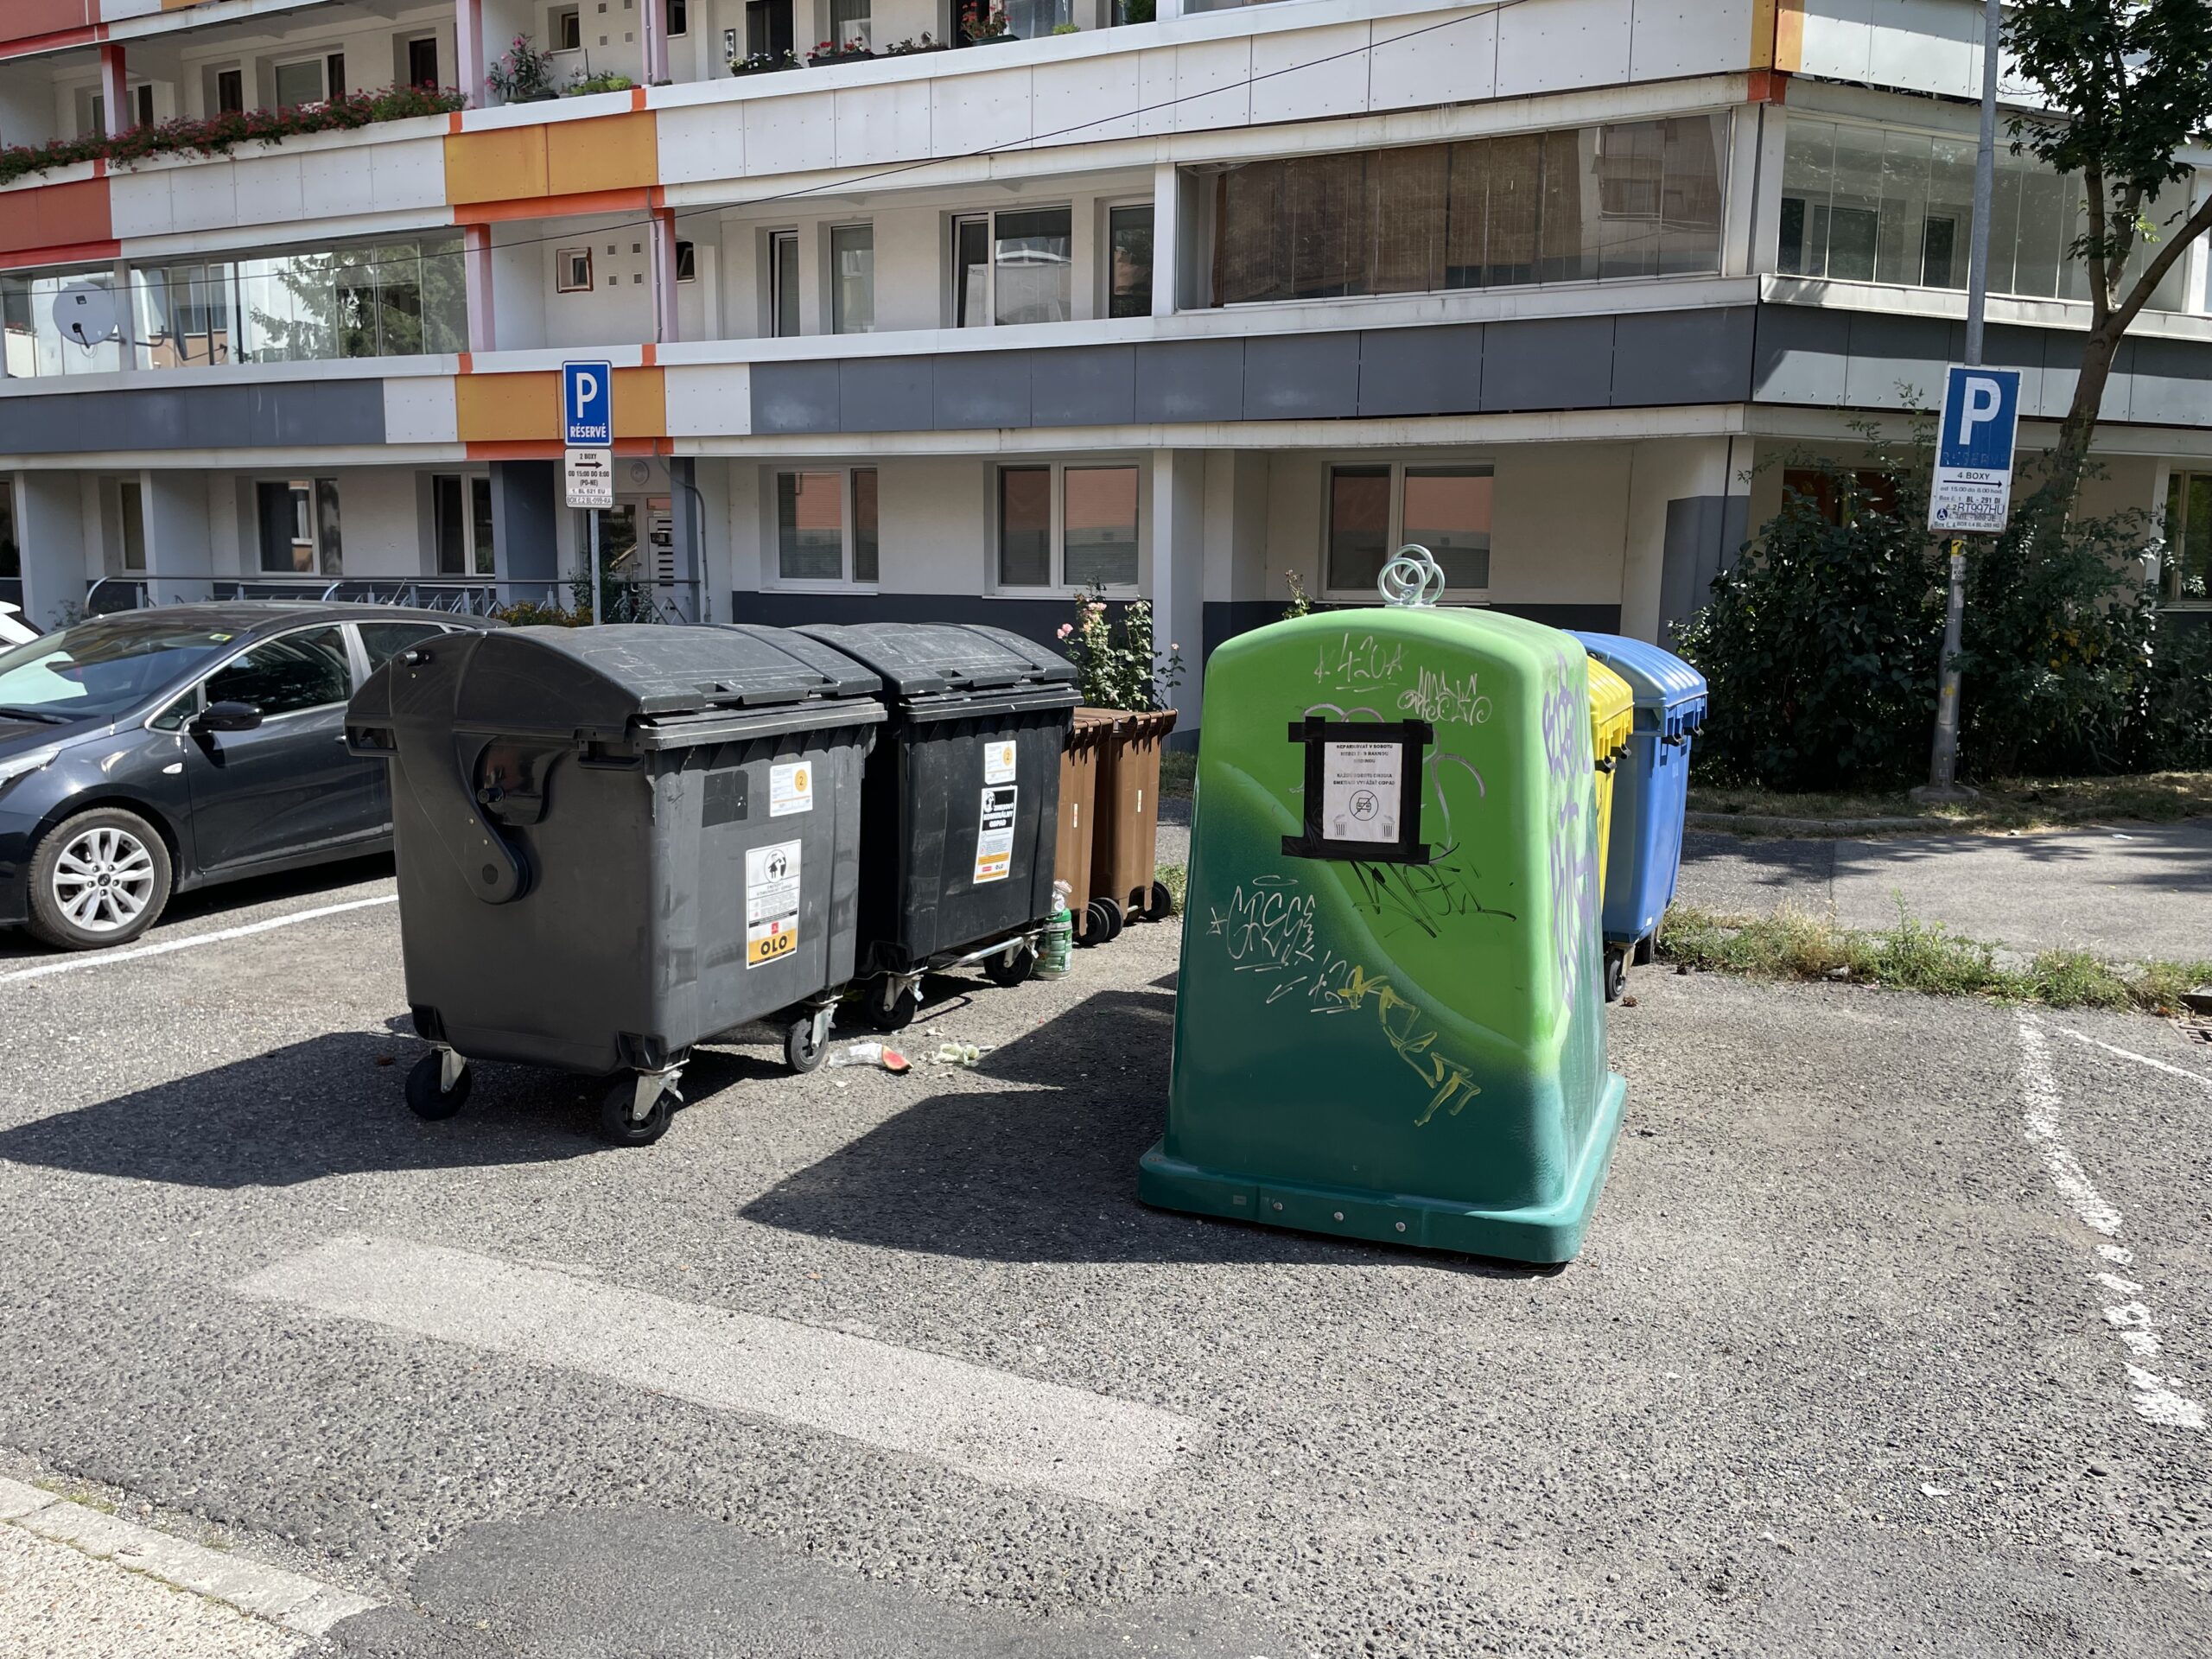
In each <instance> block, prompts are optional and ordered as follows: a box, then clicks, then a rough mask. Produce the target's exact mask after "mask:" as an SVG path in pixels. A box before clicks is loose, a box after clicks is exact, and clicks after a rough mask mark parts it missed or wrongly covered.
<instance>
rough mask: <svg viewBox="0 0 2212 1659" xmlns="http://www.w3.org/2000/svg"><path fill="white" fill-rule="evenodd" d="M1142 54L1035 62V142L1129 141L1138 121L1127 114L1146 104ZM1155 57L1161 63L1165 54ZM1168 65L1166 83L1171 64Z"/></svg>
mask: <svg viewBox="0 0 2212 1659" xmlns="http://www.w3.org/2000/svg"><path fill="white" fill-rule="evenodd" d="M1143 55H1144V54H1140V53H1135V52H1123V53H1116V54H1112V55H1111V56H1100V57H1088V58H1071V59H1069V60H1065V61H1064V62H1058V63H1040V64H1039V65H1038V66H1037V67H1036V69H1035V71H1034V72H1033V85H1034V87H1035V99H1036V107H1037V120H1036V134H1037V137H1039V142H1041V143H1061V144H1090V143H1103V142H1104V141H1105V140H1107V139H1110V138H1134V137H1136V136H1137V133H1138V131H1139V130H1140V120H1139V118H1138V117H1137V116H1136V115H1135V114H1134V113H1132V111H1135V110H1136V109H1137V107H1138V106H1139V105H1141V104H1143V103H1144V102H1145V101H1146V98H1145V90H1144V72H1143V65H1142V63H1141V57H1142V56H1143ZM1160 56H1161V57H1162V59H1163V60H1166V54H1160ZM1168 67H1169V72H1170V76H1171V79H1172V76H1173V62H1172V60H1168ZM1168 95H1169V96H1172V95H1173V94H1172V93H1171V94H1168ZM1047 134H1050V135H1053V136H1052V137H1046V135H1047Z"/></svg>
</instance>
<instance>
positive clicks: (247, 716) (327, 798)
mask: <svg viewBox="0 0 2212 1659" xmlns="http://www.w3.org/2000/svg"><path fill="white" fill-rule="evenodd" d="M480 626H486V625H485V624H484V623H482V622H480V621H478V620H474V619H472V618H467V617H454V616H451V615H447V614H444V613H436V612H429V611H412V610H401V609H396V608H394V607H390V606H384V605H335V604H296V603H289V602H280V601H259V602H257V601H238V602H236V603H231V604H213V605H169V606H162V607H158V608H155V609H151V610H141V611H126V612H123V613H119V614H117V615H113V616H105V617H99V618H97V619H95V620H92V621H88V622H81V623H79V624H78V625H77V626H74V627H70V628H64V629H62V630H60V632H55V633H50V634H48V635H46V636H44V637H43V638H41V639H35V640H33V641H31V642H30V643H29V644H28V645H15V646H10V647H9V648H7V649H6V650H5V651H4V652H0V924H10V923H14V924H22V925H28V926H29V929H30V931H32V932H33V933H34V934H35V935H36V936H37V937H38V938H41V939H43V940H44V941H46V942H47V943H48V944H54V945H59V946H61V947H63V948H65V949H69V950H88V949H92V948H94V947H97V946H101V945H111V944H122V943H124V941H125V940H128V939H131V938H136V937H137V935H139V934H140V933H142V932H143V931H145V930H146V929H147V928H149V927H150V926H152V925H153V924H154V922H155V920H156V918H158V917H159V916H160V915H161V913H162V907H163V906H166V905H167V904H168V900H169V898H170V895H171V894H173V893H181V892H184V891H186V890H188V889H189V888H192V887H204V886H207V885H208V884H209V883H212V882H216V881H226V880H233V879H235V878H237V877H239V876H246V875H259V874H266V873H268V872H270V871H275V870H285V869H292V868H298V867H300V866H302V865H308V864H315V863H320V862H322V861H327V860H332V859H340V858H353V857H357V856H359V855H362V854H365V853H373V852H378V851H382V850H384V849H387V848H389V847H390V846H391V800H390V797H389V795H388V793H387V792H386V791H387V785H386V784H385V768H384V767H383V766H381V765H380V764H378V763H377V762H375V761H371V760H357V759H355V758H354V757H353V755H351V754H349V753H347V752H346V700H347V699H348V698H350V697H351V696H353V691H354V690H355V688H357V687H358V686H359V684H360V683H361V682H362V681H363V680H364V679H365V678H366V677H368V676H369V674H370V673H371V672H372V671H373V670H374V669H375V668H376V667H377V666H378V664H381V663H383V662H384V661H385V659H386V658H389V657H391V656H392V655H394V654H395V653H397V652H400V651H403V650H404V649H405V648H406V647H407V646H408V645H412V644H414V643H416V641H419V640H421V639H425V638H427V637H428V636H429V635H431V634H434V633H437V632H442V631H446V630H449V629H453V628H457V627H480Z"/></svg>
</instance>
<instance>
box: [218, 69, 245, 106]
mask: <svg viewBox="0 0 2212 1659" xmlns="http://www.w3.org/2000/svg"><path fill="white" fill-rule="evenodd" d="M244 111H245V70H243V69H219V70H217V71H216V72H215V113H216V114H218V115H238V114H241V113H243V112H244Z"/></svg>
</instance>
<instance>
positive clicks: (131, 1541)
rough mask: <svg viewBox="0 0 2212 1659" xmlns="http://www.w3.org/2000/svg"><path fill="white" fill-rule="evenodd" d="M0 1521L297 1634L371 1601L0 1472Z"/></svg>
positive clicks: (320, 1629) (317, 1632)
mask: <svg viewBox="0 0 2212 1659" xmlns="http://www.w3.org/2000/svg"><path fill="white" fill-rule="evenodd" d="M0 1522H12V1523H13V1524H14V1525H16V1526H18V1527H21V1528H22V1529H23V1530H24V1531H26V1532H29V1533H32V1534H34V1535H36V1536H38V1537H41V1538H44V1539H47V1540H48V1541H51V1542H54V1543H57V1544H67V1545H69V1546H70V1547H71V1548H73V1549H78V1550H81V1551H82V1552H83V1553H84V1554H87V1555H90V1556H92V1558H93V1559H94V1560H103V1561H112V1562H114V1563H115V1565H116V1566H118V1567H123V1568H125V1569H127V1570H128V1571H130V1572H133V1573H144V1574H145V1575H146V1576H147V1577H148V1578H151V1579H158V1580H161V1581H162V1583H163V1584H167V1585H170V1586H174V1587H175V1588H176V1589H179V1590H189V1591H191V1592H193V1593H194V1595H200V1596H205V1597H207V1599H209V1600H210V1601H219V1602H221V1603H222V1604H223V1605H226V1606H227V1607H232V1608H235V1609H237V1610H238V1611H239V1612H241V1613H245V1614H248V1615H250V1616H251V1617H252V1618H259V1619H264V1620H266V1621H267V1622H268V1623H270V1624H276V1625H278V1626H280V1627H282V1628H283V1629H284V1630H291V1631H294V1632H296V1633H297V1634H298V1635H301V1636H321V1635H322V1634H324V1633H325V1632H326V1631H327V1630H329V1629H330V1627H331V1626H332V1625H334V1624H337V1623H338V1621H339V1620H340V1619H341V1618H352V1617H353V1615H354V1614H355V1613H365V1612H367V1611H369V1610H370V1609H371V1608H372V1607H375V1606H376V1605H378V1604H377V1603H376V1602H373V1601H371V1600H370V1599H368V1598H367V1597H366V1596H357V1595H355V1594H353V1592H351V1591H348V1590H340V1589H339V1588H337V1587H336V1586H334V1585H327V1584H325V1583H323V1582H322V1581H321V1580H320V1579H310V1578H308V1577H306V1576H304V1575H303V1574H301V1573H288V1572H286V1571H285V1570H284V1569H283V1567H264V1566H262V1565H261V1564H260V1563H259V1562H257V1561H249V1560H240V1559H239V1558H238V1556H235V1555H232V1554H228V1553H227V1552H226V1551H223V1550H219V1549H209V1548H206V1547H204V1546H202V1545H200V1544H192V1543H187V1542H186V1541H184V1540H183V1539H181V1538H179V1537H176V1536H175V1535H172V1534H169V1533H166V1532H157V1531H156V1530H155V1529H153V1528H151V1527H142V1526H140V1525H138V1524H137V1522H132V1521H118V1519H116V1517H115V1516H111V1515H103V1514H102V1513H101V1512H100V1511H99V1510H94V1509H88V1508H87V1507H86V1506H85V1505H84V1504H82V1503H71V1502H70V1501H69V1500H68V1499H67V1498H64V1497H55V1496H54V1494H53V1493H52V1492H49V1491H45V1490H44V1489H43V1488H41V1487H37V1486H27V1485H25V1484H23V1483H22V1481H19V1480H9V1479H6V1478H0Z"/></svg>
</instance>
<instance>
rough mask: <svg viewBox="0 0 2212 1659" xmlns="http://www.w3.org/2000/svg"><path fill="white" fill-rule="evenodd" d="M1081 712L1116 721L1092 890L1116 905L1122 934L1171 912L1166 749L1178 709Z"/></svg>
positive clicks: (1101, 789)
mask: <svg viewBox="0 0 2212 1659" xmlns="http://www.w3.org/2000/svg"><path fill="white" fill-rule="evenodd" d="M1078 712H1079V713H1082V714H1093V713H1096V714H1110V715H1112V717H1113V719H1114V721H1115V727H1114V739H1113V741H1111V742H1110V743H1109V744H1108V745H1107V746H1106V748H1105V753H1103V756H1102V757H1101V766H1100V768H1099V774H1098V813H1097V818H1098V823H1097V824H1096V829H1095V830H1094V831H1093V842H1092V846H1091V854H1090V888H1091V893H1092V895H1093V896H1094V898H1096V899H1105V900H1107V901H1108V902H1109V904H1111V905H1112V906H1113V907H1114V920H1115V927H1114V931H1115V932H1119V931H1121V924H1122V923H1123V922H1126V921H1130V920H1135V919H1139V918H1141V919H1143V920H1147V921H1158V920H1159V919H1160V918H1162V917H1164V916H1166V914H1167V913H1168V909H1169V905H1168V899H1167V889H1166V887H1162V886H1160V880H1159V868H1158V866H1159V854H1160V746H1161V744H1162V743H1163V742H1164V741H1166V736H1167V734H1168V733H1170V732H1172V731H1173V730H1174V729H1175V711H1174V710H1173V709H1147V710H1144V711H1142V712H1136V711H1133V710H1130V709H1083V710H1079V711H1078ZM1109 937H1111V936H1110V935H1109Z"/></svg>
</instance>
